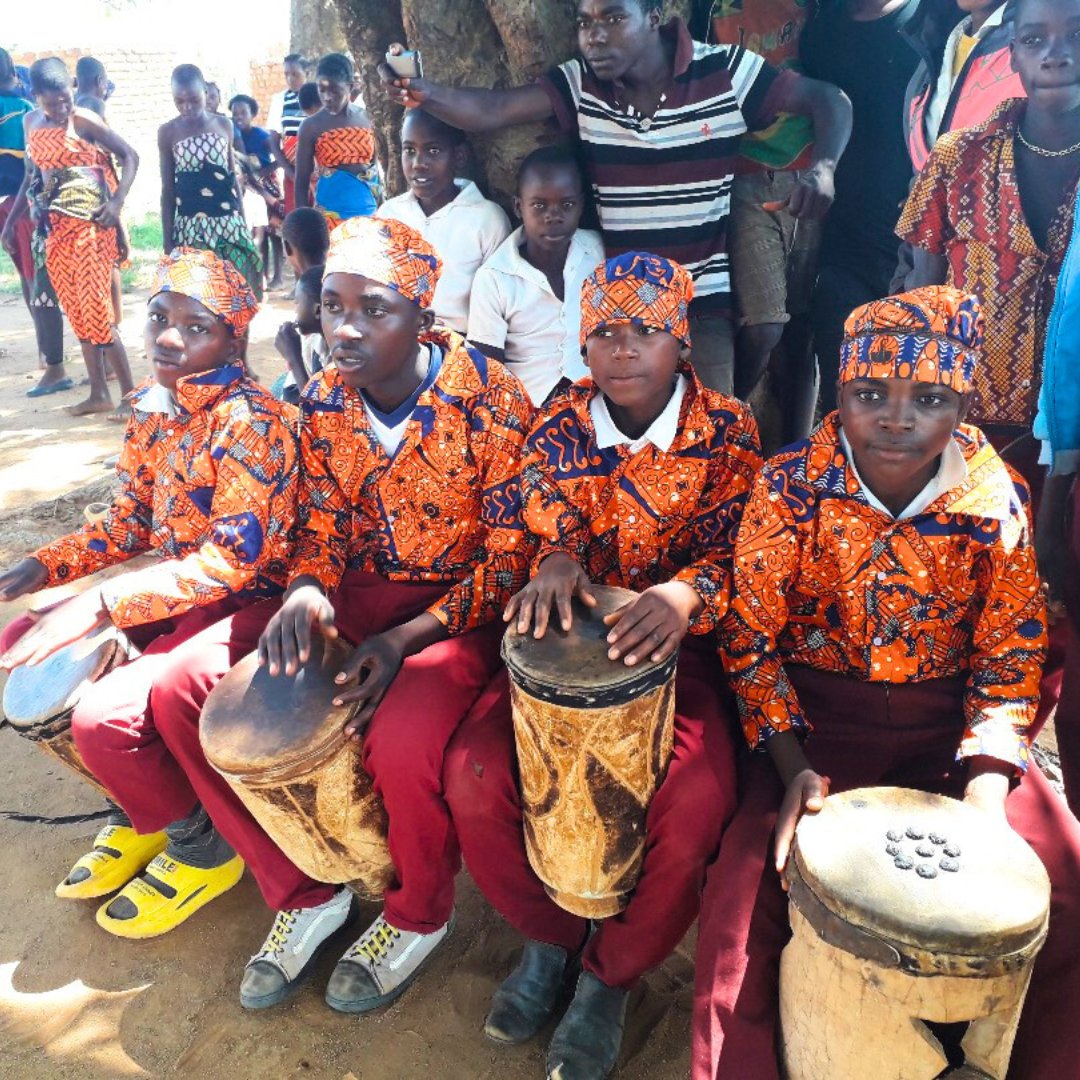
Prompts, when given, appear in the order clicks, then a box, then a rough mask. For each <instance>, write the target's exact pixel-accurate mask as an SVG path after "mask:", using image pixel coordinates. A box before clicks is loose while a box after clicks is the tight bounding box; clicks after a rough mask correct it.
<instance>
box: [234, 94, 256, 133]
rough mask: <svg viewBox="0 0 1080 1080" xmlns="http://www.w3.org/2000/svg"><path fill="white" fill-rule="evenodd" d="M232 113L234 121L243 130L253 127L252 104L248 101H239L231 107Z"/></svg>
mask: <svg viewBox="0 0 1080 1080" xmlns="http://www.w3.org/2000/svg"><path fill="white" fill-rule="evenodd" d="M229 111H230V112H231V113H232V118H233V123H234V124H236V126H237V127H238V128H239V129H240V130H241V131H247V129H248V128H249V127H251V121H252V115H251V106H250V105H249V104H248V103H247V102H246V101H237V102H235V103H234V104H233V105H232V107H231V108H230V109H229Z"/></svg>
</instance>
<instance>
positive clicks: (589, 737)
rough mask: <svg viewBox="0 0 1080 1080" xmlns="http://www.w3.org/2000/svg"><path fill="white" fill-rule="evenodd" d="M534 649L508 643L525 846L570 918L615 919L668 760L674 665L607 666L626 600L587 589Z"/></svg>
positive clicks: (512, 636) (526, 642)
mask: <svg viewBox="0 0 1080 1080" xmlns="http://www.w3.org/2000/svg"><path fill="white" fill-rule="evenodd" d="M593 592H594V593H595V594H596V598H597V601H598V602H597V605H596V607H595V608H587V607H585V606H584V605H583V604H581V603H579V602H578V601H576V600H575V601H574V612H573V614H574V618H573V625H572V627H571V629H570V632H569V633H567V632H565V631H563V630H562V628H561V627H560V626H559V625H558V623H557V621H556V620H555V619H553V620H552V623H551V624H550V625H549V627H548V630H547V633H546V634H545V635H544V637H542V638H541V639H540V640H539V641H538V640H536V639H535V638H534V637H533V636H532V635H531V634H517V633H516V632H515V631H514V629H513V627H511V629H510V630H509V631H508V632H507V634H506V636H505V637H504V638H503V646H502V655H503V659H504V660H505V661H506V666H507V669H508V670H509V673H510V695H511V703H512V706H513V713H514V735H515V739H516V742H517V755H518V767H519V771H520V776H521V799H522V810H523V815H524V821H525V847H526V850H527V852H528V855H529V862H530V863H531V864H532V867H533V869H534V870H535V871H536V873H537V876H538V877H539V878H540V880H541V881H542V882H543V883H544V886H545V888H546V889H547V891H548V894H549V895H550V896H551V897H552V899H553V900H554V901H555V902H556V903H557V904H559V905H560V906H561V907H563V908H565V909H566V910H567V911H572V912H574V913H575V914H577V915H582V916H585V917H586V918H593V919H599V918H605V917H607V916H610V915H615V914H617V913H618V912H620V911H621V910H622V909H623V908H624V907H625V906H626V901H627V896H628V893H629V892H630V890H632V889H633V888H634V886H635V884H636V883H637V879H638V875H639V874H640V872H641V860H642V856H643V854H644V848H645V815H646V813H647V811H648V808H649V802H650V800H651V799H652V796H653V793H654V792H655V790H656V788H657V786H658V785H659V783H660V781H661V780H662V779H663V775H664V770H665V769H666V768H667V763H668V760H669V758H670V757H671V747H672V739H673V736H674V718H675V660H676V657H675V656H672V657H671V658H670V659H668V660H666V661H665V662H663V663H661V664H654V663H651V662H650V661H644V662H641V663H638V664H636V665H635V666H634V667H627V666H626V665H625V664H624V663H623V662H622V661H621V660H618V661H613V660H609V659H608V656H607V652H608V648H609V646H608V644H607V642H606V640H605V639H606V637H607V634H608V632H609V628H608V627H606V626H605V625H604V623H603V619H604V616H605V615H608V614H610V613H611V612H613V611H616V610H617V609H618V608H620V607H622V606H623V604H625V603H627V602H628V601H630V600H633V599H634V598H635V596H636V595H637V594H636V593H633V592H630V591H629V590H628V589H616V588H608V587H604V586H593Z"/></svg>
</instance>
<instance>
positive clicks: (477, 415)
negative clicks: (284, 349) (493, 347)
mask: <svg viewBox="0 0 1080 1080" xmlns="http://www.w3.org/2000/svg"><path fill="white" fill-rule="evenodd" d="M430 340H431V342H432V344H433V345H435V346H437V347H439V348H441V349H442V351H443V358H442V364H441V366H440V368H439V372H438V375H437V376H436V378H435V380H434V382H433V383H432V384H431V385H430V386H429V387H427V388H426V389H425V390H423V391H422V393H421V394H420V396H419V398H418V400H417V403H416V407H415V409H414V410H413V413H412V416H411V418H410V420H409V422H408V425H407V426H406V428H405V433H404V436H403V437H402V440H401V443H400V444H399V446H398V448H397V450H396V452H395V453H394V454H393V456H392V457H391V456H389V455H388V454H387V453H386V451H385V450H384V449H383V447H382V444H381V443H380V442H379V439H378V436H377V435H376V433H375V431H374V430H373V429H372V426H371V421H370V419H369V418H368V415H367V413H366V411H365V408H364V401H363V398H362V397H361V395H360V393H359V392H358V391H356V390H353V389H351V388H349V387H347V386H345V385H344V383H343V382H342V381H341V378H340V376H339V374H338V372H337V371H336V369H334V368H327V369H326V370H324V371H323V372H322V373H321V374H320V375H319V376H318V377H316V378H315V379H313V380H312V382H311V383H309V384H308V387H307V389H306V390H305V391H304V395H303V397H302V399H301V402H300V448H301V461H302V464H301V482H300V510H299V515H298V519H297V528H296V536H295V539H296V550H295V554H294V557H293V562H292V568H291V579H292V580H295V579H296V578H298V577H301V576H305V575H308V576H311V577H314V578H315V579H317V580H318V582H319V583H320V585H321V586H322V587H323V589H324V590H326V591H327V592H330V591H331V590H333V589H334V588H336V587H337V585H338V584H339V582H340V581H341V578H342V575H343V574H344V572H345V570H346V569H352V570H362V571H367V572H370V573H377V574H381V575H382V576H383V577H385V578H387V579H388V580H390V581H417V582H441V581H444V582H446V584H447V586H448V588H447V592H446V595H445V596H443V597H442V598H441V599H440V600H438V601H437V602H436V603H434V604H432V605H431V607H430V608H429V609H428V610H429V611H430V612H431V613H432V614H433V615H434V616H435V617H436V618H437V619H438V620H439V621H440V622H441V623H442V624H443V625H444V626H445V627H446V628H447V630H448V632H449V633H450V634H451V635H453V634H458V633H461V632H463V631H465V630H470V629H473V628H475V627H477V626H480V625H482V624H484V623H486V622H490V621H491V620H492V619H495V618H498V617H499V616H500V615H501V613H502V610H503V608H504V607H505V606H506V603H507V601H508V600H509V599H510V597H511V596H512V595H513V594H514V593H515V592H516V591H517V590H518V589H520V588H521V587H522V585H524V584H525V582H526V581H527V580H528V572H529V546H528V543H527V540H526V536H525V532H524V529H523V528H522V524H521V489H520V485H519V470H520V466H521V448H522V444H523V443H524V441H525V435H526V433H527V432H528V430H529V425H530V422H531V420H532V408H531V405H530V403H529V399H528V397H527V396H526V394H525V391H524V389H523V388H522V386H521V384H520V383H519V382H518V381H517V379H515V378H514V377H513V376H512V375H510V374H509V373H508V372H507V371H506V369H505V368H504V367H503V366H502V365H501V364H499V363H497V362H495V361H493V360H489V359H487V358H486V357H485V356H483V355H482V354H481V353H479V352H477V351H476V350H475V349H474V348H473V347H472V346H470V345H467V344H466V343H465V342H464V341H463V340H462V338H460V337H459V336H458V335H457V334H454V333H452V332H441V333H435V334H432V335H430Z"/></svg>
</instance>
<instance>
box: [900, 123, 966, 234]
mask: <svg viewBox="0 0 1080 1080" xmlns="http://www.w3.org/2000/svg"><path fill="white" fill-rule="evenodd" d="M955 143H956V140H955V138H954V137H953V136H952V135H943V136H942V138H941V139H940V140H939V142H938V144H937V145H936V146H935V147H934V150H933V152H932V153H931V154H930V159H929V161H927V163H926V165H925V166H924V167H923V170H922V172H921V173H919V176H918V178H917V179H916V181H915V186H914V187H913V188H912V189H911V194H910V195H909V196H908V201H907V203H906V204H905V205H904V210H903V213H901V215H900V220H899V222H898V223H897V225H896V235H897V236H899V237H900V239H901V240H905V241H907V243H909V244H911V246H912V247H917V248H922V250H923V251H928V252H930V254H932V255H945V254H947V253H948V247H949V244H950V243H951V242H952V240H953V237H954V235H955V233H954V230H953V226H952V224H951V223H950V221H949V200H948V189H949V185H950V184H954V183H957V182H962V180H963V178H962V177H960V176H958V173H957V169H958V166H959V165H960V161H959V156H960V155H959V154H958V153H957V152H956V150H955Z"/></svg>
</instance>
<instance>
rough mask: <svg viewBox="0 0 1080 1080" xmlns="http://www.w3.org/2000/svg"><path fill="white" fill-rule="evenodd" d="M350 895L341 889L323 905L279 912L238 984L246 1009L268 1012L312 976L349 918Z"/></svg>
mask: <svg viewBox="0 0 1080 1080" xmlns="http://www.w3.org/2000/svg"><path fill="white" fill-rule="evenodd" d="M351 909H352V893H351V892H349V890H348V889H342V890H341V891H340V892H338V893H336V894H335V895H334V896H332V897H331V898H330V899H329V900H327V901H326V903H325V904H320V905H319V906H318V907H313V908H291V909H289V910H287V911H279V912H278V913H277V917H276V918H275V919H274V925H273V927H272V928H271V930H270V933H269V934H268V935H267V937H266V940H265V941H264V942H263V945H262V948H261V949H260V950H259V951H258V952H257V953H256V954H255V955H254V956H253V957H252V958H251V959H250V960H249V961H248V963H247V967H245V968H244V977H243V979H242V980H241V982H240V1004H241V1005H243V1007H244V1008H245V1009H268V1008H269V1007H270V1006H271V1005H277V1004H279V1003H280V1002H282V1001H285V1000H286V999H287V998H289V997H290V996H291V995H292V994H293V992H294V991H295V990H296V989H297V988H298V987H299V986H300V985H301V984H302V983H303V981H304V979H305V978H306V977H307V976H308V975H309V974H310V973H311V968H312V965H313V964H314V963H315V961H316V960H317V959H318V958H319V954H320V953H321V952H322V949H323V947H324V946H325V945H326V944H327V943H328V942H329V940H330V938H331V937H333V935H334V934H336V933H337V931H338V930H340V929H341V928H342V927H343V926H344V925H345V923H346V921H347V920H348V918H349V912H350V910H351Z"/></svg>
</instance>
